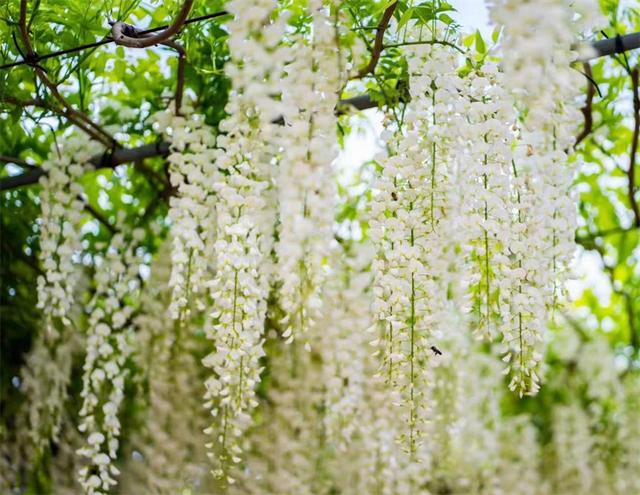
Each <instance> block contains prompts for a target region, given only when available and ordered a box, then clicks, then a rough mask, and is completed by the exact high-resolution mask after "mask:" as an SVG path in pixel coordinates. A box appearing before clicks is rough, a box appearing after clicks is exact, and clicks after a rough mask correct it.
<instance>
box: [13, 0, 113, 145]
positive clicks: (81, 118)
mask: <svg viewBox="0 0 640 495" xmlns="http://www.w3.org/2000/svg"><path fill="white" fill-rule="evenodd" d="M27 3H28V0H20V22H19V27H20V35H21V37H22V42H23V43H24V47H25V50H26V52H27V59H28V60H30V61H31V63H32V66H33V68H34V70H35V71H36V75H37V76H38V79H40V81H42V83H43V84H44V85H45V86H46V87H47V88H49V91H51V94H52V95H53V97H54V98H55V99H56V100H58V103H60V105H61V106H62V107H63V108H64V109H65V110H66V113H67V117H68V118H69V119H70V120H71V121H72V122H74V123H75V124H76V125H78V126H79V127H80V128H81V129H82V130H83V131H85V132H86V133H87V134H89V136H91V137H92V138H93V139H95V140H96V141H99V142H101V143H102V144H104V145H105V146H107V147H113V146H117V142H116V140H115V139H114V138H113V137H112V136H111V135H110V134H109V133H108V132H106V131H105V130H104V129H102V128H101V127H100V126H99V125H97V124H96V123H94V122H93V121H92V120H91V119H90V118H89V117H87V116H86V115H85V114H83V113H82V112H78V111H76V110H75V109H74V108H73V107H72V106H71V105H70V104H69V102H67V100H66V99H65V98H64V97H63V96H62V95H61V94H60V92H59V91H58V87H57V86H56V85H55V84H54V83H53V81H51V79H49V76H48V75H47V73H46V72H45V71H44V69H42V67H40V66H39V65H37V61H38V60H39V58H38V55H37V54H36V52H35V50H34V49H33V45H32V44H31V39H30V38H29V31H28V28H27Z"/></svg>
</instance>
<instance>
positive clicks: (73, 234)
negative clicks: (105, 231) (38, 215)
mask: <svg viewBox="0 0 640 495" xmlns="http://www.w3.org/2000/svg"><path fill="white" fill-rule="evenodd" d="M91 151H92V145H91V144H90V142H89V141H88V139H86V138H84V137H71V138H67V139H65V140H64V141H63V142H61V143H60V144H56V145H55V146H53V147H52V149H51V151H50V153H49V156H48V158H47V160H45V162H44V163H43V164H42V168H43V169H44V170H45V171H46V172H47V175H43V176H42V177H41V178H40V184H41V185H42V190H41V192H40V205H41V208H42V220H41V224H40V260H41V262H42V267H43V269H44V272H45V273H44V275H41V276H40V277H38V308H39V309H42V310H44V311H45V314H46V315H47V316H48V317H50V318H51V317H55V318H60V319H61V321H62V322H63V323H64V324H65V325H68V324H69V322H70V321H69V318H68V317H67V313H68V312H69V310H70V308H71V305H72V304H73V291H74V287H75V284H76V282H77V280H78V276H79V273H80V272H79V271H78V270H76V267H75V266H74V257H75V256H78V253H79V251H80V247H81V245H80V244H81V239H82V234H81V232H80V229H81V226H82V216H83V213H82V212H83V203H82V199H81V196H80V195H81V194H82V186H81V185H80V184H79V183H78V179H79V178H80V176H81V175H82V174H84V173H85V172H86V171H87V170H90V169H91V165H90V164H89V158H91ZM94 151H95V150H94ZM48 326H49V327H51V325H48Z"/></svg>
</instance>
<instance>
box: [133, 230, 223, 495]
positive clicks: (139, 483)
mask: <svg viewBox="0 0 640 495" xmlns="http://www.w3.org/2000/svg"><path fill="white" fill-rule="evenodd" d="M173 245H174V244H173V242H172V239H171V238H170V237H169V238H168V239H167V240H165V241H164V243H163V245H162V246H161V247H160V249H159V251H158V253H157V254H156V256H155V258H154V262H153V272H152V274H151V277H150V279H149V280H148V281H146V282H145V290H144V291H143V292H142V293H141V295H140V311H139V314H137V315H136V316H135V318H134V324H135V328H136V341H137V352H136V354H135V356H134V358H135V362H136V365H137V366H138V369H139V370H140V375H142V377H143V379H144V382H145V383H147V384H148V386H147V388H146V389H145V390H148V394H144V395H145V398H144V400H143V401H141V402H143V403H144V406H145V412H144V417H145V421H144V428H143V429H142V431H140V432H136V433H137V434H135V435H134V436H133V437H132V438H131V439H130V442H129V444H130V445H131V447H130V449H131V450H132V453H133V452H135V453H136V454H139V455H137V456H136V462H134V463H132V464H131V466H130V468H129V469H125V470H123V473H122V481H121V488H120V490H121V491H122V492H123V493H144V492H146V491H149V490H151V491H152V492H153V493H157V494H159V495H170V494H175V493H179V492H181V491H182V490H184V489H185V487H192V488H193V489H195V487H199V489H200V490H209V488H208V486H209V484H210V483H207V481H208V480H210V478H211V475H210V473H209V470H208V469H207V468H206V464H207V462H206V461H207V459H206V451H205V446H204V443H203V441H202V440H203V439H202V430H203V429H204V428H205V426H206V421H207V417H206V416H207V415H206V412H205V411H204V410H203V408H202V407H201V393H202V388H203V386H202V380H203V375H204V374H205V372H206V371H208V370H206V369H205V368H204V367H202V366H201V364H200V363H199V360H198V358H197V354H198V353H199V351H200V350H201V347H202V343H203V342H205V341H204V339H199V340H198V339H196V338H195V336H194V335H193V334H192V333H191V332H190V331H188V327H186V324H187V323H188V320H185V321H182V322H177V321H175V320H173V319H172V318H170V317H168V316H169V315H168V312H169V309H168V308H169V306H170V305H169V303H170V301H171V297H172V293H173V288H172V287H171V286H170V285H169V284H168V282H169V280H170V278H171V271H172V259H171V251H172V249H173ZM183 327H186V328H183ZM132 453H131V454H130V453H128V452H127V453H126V455H133V454H132Z"/></svg>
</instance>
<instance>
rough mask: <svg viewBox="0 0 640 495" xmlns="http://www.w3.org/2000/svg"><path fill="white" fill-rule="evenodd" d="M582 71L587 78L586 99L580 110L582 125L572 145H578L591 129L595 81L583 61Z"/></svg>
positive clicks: (589, 68)
mask: <svg viewBox="0 0 640 495" xmlns="http://www.w3.org/2000/svg"><path fill="white" fill-rule="evenodd" d="M584 72H585V75H586V76H587V79H588V80H589V82H588V84H587V101H586V102H585V104H584V107H582V109H581V112H582V115H584V127H583V128H582V131H580V134H578V136H577V137H576V142H575V144H574V146H578V144H580V142H581V141H582V140H583V139H584V138H586V137H587V136H588V135H589V134H590V133H591V131H592V130H593V97H594V96H595V93H596V92H595V82H593V73H592V72H591V66H590V65H589V64H588V63H586V62H585V64H584Z"/></svg>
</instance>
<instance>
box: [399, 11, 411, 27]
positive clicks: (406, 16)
mask: <svg viewBox="0 0 640 495" xmlns="http://www.w3.org/2000/svg"><path fill="white" fill-rule="evenodd" d="M413 11H414V7H409V8H408V9H407V10H405V11H404V14H402V17H401V18H400V20H399V21H398V29H400V28H401V27H402V26H404V25H405V24H406V23H407V22H409V19H411V16H412V15H413Z"/></svg>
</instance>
